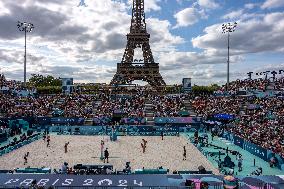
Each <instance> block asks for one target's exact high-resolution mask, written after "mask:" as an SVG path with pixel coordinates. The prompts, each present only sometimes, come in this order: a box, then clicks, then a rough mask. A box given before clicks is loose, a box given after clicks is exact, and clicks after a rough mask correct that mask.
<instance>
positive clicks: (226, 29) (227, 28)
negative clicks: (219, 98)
mask: <svg viewBox="0 0 284 189" xmlns="http://www.w3.org/2000/svg"><path fill="white" fill-rule="evenodd" d="M236 27H237V22H234V23H230V22H229V23H227V24H222V33H226V34H228V61H227V86H226V89H227V91H228V90H229V83H230V33H233V32H234V31H235V30H236Z"/></svg>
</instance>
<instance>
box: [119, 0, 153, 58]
mask: <svg viewBox="0 0 284 189" xmlns="http://www.w3.org/2000/svg"><path fill="white" fill-rule="evenodd" d="M149 40H150V34H148V33H147V26H146V22H145V12H144V0H133V8H132V19H131V26H130V33H129V34H127V47H126V49H125V52H124V55H123V58H122V63H132V62H133V57H134V49H135V48H142V51H143V58H144V63H155V61H154V58H153V55H152V51H151V48H150V44H149Z"/></svg>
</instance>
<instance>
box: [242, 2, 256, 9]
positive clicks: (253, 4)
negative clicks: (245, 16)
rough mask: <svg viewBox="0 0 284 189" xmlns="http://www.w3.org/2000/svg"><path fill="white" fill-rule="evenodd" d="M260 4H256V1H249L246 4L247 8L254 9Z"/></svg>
mask: <svg viewBox="0 0 284 189" xmlns="http://www.w3.org/2000/svg"><path fill="white" fill-rule="evenodd" d="M257 6H259V4H256V3H247V4H245V8H246V9H253V8H255V7H257Z"/></svg>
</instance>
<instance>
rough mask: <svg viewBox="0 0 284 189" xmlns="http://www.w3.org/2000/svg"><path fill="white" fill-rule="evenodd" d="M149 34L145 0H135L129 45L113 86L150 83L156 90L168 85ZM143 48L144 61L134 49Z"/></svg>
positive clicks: (118, 66) (118, 67)
mask: <svg viewBox="0 0 284 189" xmlns="http://www.w3.org/2000/svg"><path fill="white" fill-rule="evenodd" d="M149 40H150V34H148V33H147V29H146V22H145V13H144V0H133V8H132V19H131V26H130V33H129V34H127V45H126V49H125V52H124V55H123V58H122V61H121V63H118V64H117V72H116V74H115V75H114V77H113V79H112V81H111V83H110V84H111V85H119V84H128V83H131V82H132V81H134V80H142V81H146V82H148V83H149V84H150V85H151V86H152V87H153V88H155V89H156V90H161V88H162V87H163V86H165V85H166V83H165V81H164V80H163V78H162V76H161V74H160V72H159V64H158V63H156V62H155V61H154V58H153V55H152V51H151V48H150V44H149ZM135 48H142V52H143V58H144V60H142V59H140V60H136V59H134V60H133V58H134V49H135Z"/></svg>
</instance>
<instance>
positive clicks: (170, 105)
mask: <svg viewBox="0 0 284 189" xmlns="http://www.w3.org/2000/svg"><path fill="white" fill-rule="evenodd" d="M151 102H152V104H153V105H154V109H153V110H154V116H155V117H179V112H180V111H181V110H183V109H184V108H185V107H184V104H183V97H182V96H158V95H155V96H152V98H151Z"/></svg>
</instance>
